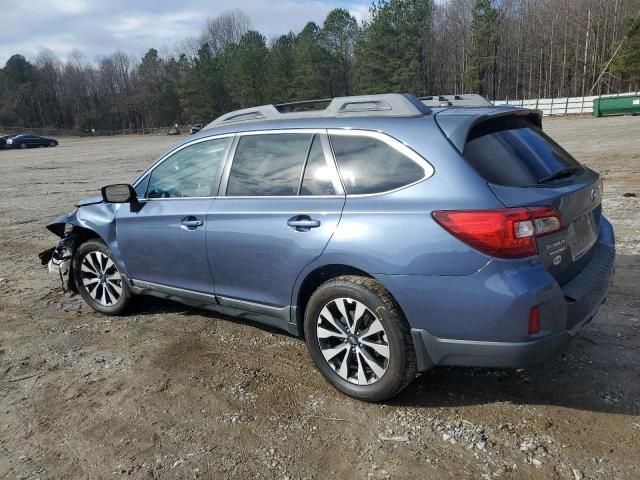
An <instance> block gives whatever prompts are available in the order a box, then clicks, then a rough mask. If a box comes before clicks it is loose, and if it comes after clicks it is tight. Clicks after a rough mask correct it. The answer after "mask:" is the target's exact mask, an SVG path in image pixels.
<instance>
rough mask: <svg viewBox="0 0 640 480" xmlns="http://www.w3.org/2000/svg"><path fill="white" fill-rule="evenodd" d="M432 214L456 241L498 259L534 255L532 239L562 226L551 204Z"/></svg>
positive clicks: (559, 216)
mask: <svg viewBox="0 0 640 480" xmlns="http://www.w3.org/2000/svg"><path fill="white" fill-rule="evenodd" d="M432 215H433V218H434V219H435V221H436V222H438V223H439V224H440V225H441V226H442V227H443V228H444V229H445V230H447V231H448V232H449V233H451V234H452V235H454V236H455V237H456V238H458V239H459V240H462V241H463V242H465V243H466V244H468V245H470V246H472V247H473V248H475V249H477V250H480V251H481V252H483V253H486V254H487V255H491V256H493V257H500V258H520V257H529V256H531V255H535V254H537V253H538V249H537V247H536V238H538V237H541V236H543V235H548V234H550V233H554V232H557V231H558V230H561V229H562V228H563V222H562V216H561V215H560V212H558V211H557V210H556V209H555V208H551V207H519V208H501V209H496V210H438V211H435V212H433V214H432Z"/></svg>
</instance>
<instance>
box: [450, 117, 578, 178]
mask: <svg viewBox="0 0 640 480" xmlns="http://www.w3.org/2000/svg"><path fill="white" fill-rule="evenodd" d="M463 155H464V158H465V159H466V160H467V161H468V162H469V163H470V164H471V165H472V166H473V167H474V168H475V169H476V170H477V171H478V173H479V174H480V175H482V176H483V177H484V178H485V179H486V180H487V181H488V182H489V183H494V184H497V185H505V186H530V185H537V184H540V183H545V181H544V180H545V179H548V178H550V177H552V176H553V175H554V174H557V173H558V172H560V171H562V170H565V169H570V170H572V171H574V170H575V171H574V172H573V173H578V172H579V171H582V167H580V164H579V163H578V162H577V161H576V160H575V159H574V158H573V157H571V155H569V153H567V152H566V151H565V150H564V149H563V148H562V147H561V146H560V145H558V144H557V143H556V142H554V141H553V140H551V138H549V137H548V136H547V135H546V134H545V133H544V132H543V131H542V130H541V129H539V128H538V127H536V126H535V125H533V124H532V123H531V122H530V121H528V120H526V119H524V118H517V117H506V118H505V117H502V118H498V119H495V120H489V121H486V122H483V123H481V124H480V125H478V126H477V127H475V128H473V129H472V130H471V132H470V134H469V138H468V139H467V143H466V145H465V147H464V154H463Z"/></svg>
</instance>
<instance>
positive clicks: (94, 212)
mask: <svg viewBox="0 0 640 480" xmlns="http://www.w3.org/2000/svg"><path fill="white" fill-rule="evenodd" d="M116 209H117V207H116V206H115V205H114V204H111V203H95V204H89V205H83V206H81V207H79V208H78V209H77V210H76V211H74V212H71V213H68V214H66V215H60V216H59V217H57V218H56V219H55V220H53V221H52V222H51V223H49V224H48V225H47V229H49V231H51V232H53V233H55V234H56V235H58V236H59V237H61V238H62V237H64V235H65V227H66V225H67V224H68V225H72V226H73V227H80V228H83V229H86V230H89V231H91V232H93V233H94V234H95V235H97V236H98V237H100V239H101V240H102V241H103V242H104V243H105V244H106V245H107V247H108V248H109V249H110V250H111V252H112V253H113V257H114V260H115V261H116V263H117V264H118V267H119V268H120V271H121V272H123V273H125V274H126V272H127V270H126V267H125V265H124V262H123V261H122V256H121V255H120V248H119V246H118V241H117V239H116Z"/></svg>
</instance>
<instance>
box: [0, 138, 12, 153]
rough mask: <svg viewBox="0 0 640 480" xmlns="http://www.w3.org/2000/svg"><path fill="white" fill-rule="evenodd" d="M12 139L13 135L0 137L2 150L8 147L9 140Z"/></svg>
mask: <svg viewBox="0 0 640 480" xmlns="http://www.w3.org/2000/svg"><path fill="white" fill-rule="evenodd" d="M9 138H11V135H2V136H0V150H2V149H3V148H5V147H6V144H7V140H8V139H9Z"/></svg>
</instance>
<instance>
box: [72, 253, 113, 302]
mask: <svg viewBox="0 0 640 480" xmlns="http://www.w3.org/2000/svg"><path fill="white" fill-rule="evenodd" d="M80 272H81V275H82V278H81V280H82V285H83V286H84V288H85V289H86V291H87V293H88V294H89V295H90V296H91V298H93V300H95V301H96V302H98V303H99V304H100V305H103V306H105V307H111V306H113V305H115V304H116V303H118V301H119V300H120V298H121V297H122V276H121V275H120V272H119V271H118V267H117V266H116V264H115V263H113V261H112V260H111V259H110V258H109V257H108V256H107V255H105V254H104V253H102V252H100V251H97V250H94V251H92V252H89V253H87V254H86V255H85V257H84V258H83V259H82V263H81V265H80Z"/></svg>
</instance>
